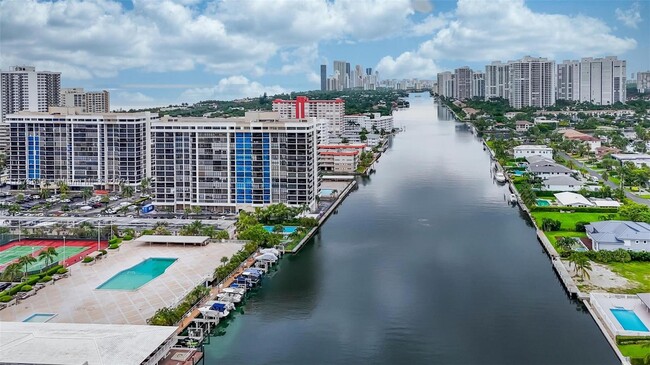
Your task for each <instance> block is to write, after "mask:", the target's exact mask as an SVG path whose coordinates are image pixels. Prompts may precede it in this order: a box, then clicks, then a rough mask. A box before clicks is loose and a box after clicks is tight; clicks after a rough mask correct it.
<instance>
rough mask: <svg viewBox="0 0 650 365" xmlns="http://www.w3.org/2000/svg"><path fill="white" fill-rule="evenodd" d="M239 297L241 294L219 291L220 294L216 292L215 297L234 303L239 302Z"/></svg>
mask: <svg viewBox="0 0 650 365" xmlns="http://www.w3.org/2000/svg"><path fill="white" fill-rule="evenodd" d="M241 298H242V296H241V295H239V294H235V293H220V294H217V299H219V300H220V301H222V302H226V303H234V304H236V303H239V302H241Z"/></svg>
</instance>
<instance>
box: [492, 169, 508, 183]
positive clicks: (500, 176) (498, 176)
mask: <svg viewBox="0 0 650 365" xmlns="http://www.w3.org/2000/svg"><path fill="white" fill-rule="evenodd" d="M494 179H495V180H496V181H497V182H500V183H504V182H506V175H505V174H504V173H503V172H501V171H497V173H496V174H494Z"/></svg>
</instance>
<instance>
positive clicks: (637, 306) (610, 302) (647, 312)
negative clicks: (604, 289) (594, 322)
mask: <svg viewBox="0 0 650 365" xmlns="http://www.w3.org/2000/svg"><path fill="white" fill-rule="evenodd" d="M642 298H643V300H642ZM589 301H590V303H591V304H592V306H593V307H594V309H595V310H596V313H597V314H598V316H599V317H600V318H601V319H602V320H603V322H604V323H605V324H606V326H607V329H608V331H609V332H610V333H611V334H612V335H613V336H648V337H650V332H648V331H629V330H626V329H625V328H623V326H622V325H621V323H620V322H619V320H618V319H617V318H616V316H614V314H613V313H612V311H611V310H612V309H620V310H629V311H632V312H634V314H635V315H636V316H637V317H638V318H639V320H641V322H642V323H643V324H644V325H645V326H646V327H647V328H648V329H650V308H648V305H647V304H646V303H649V304H650V294H639V295H627V294H611V293H591V294H590V300H589Z"/></svg>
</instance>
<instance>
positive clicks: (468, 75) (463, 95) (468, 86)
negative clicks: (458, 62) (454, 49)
mask: <svg viewBox="0 0 650 365" xmlns="http://www.w3.org/2000/svg"><path fill="white" fill-rule="evenodd" d="M454 97H455V98H456V99H458V100H465V99H471V98H472V70H471V69H470V68H469V67H467V66H465V67H461V68H457V69H456V70H454Z"/></svg>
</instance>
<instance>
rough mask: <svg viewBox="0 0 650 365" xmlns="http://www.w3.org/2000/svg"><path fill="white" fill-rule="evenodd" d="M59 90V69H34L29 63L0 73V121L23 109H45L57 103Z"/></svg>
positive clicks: (41, 110) (42, 110)
mask: <svg viewBox="0 0 650 365" xmlns="http://www.w3.org/2000/svg"><path fill="white" fill-rule="evenodd" d="M60 89H61V73H60V72H50V71H36V68H35V67H32V66H14V67H11V68H10V69H9V71H2V72H0V108H1V110H2V118H0V120H4V117H5V116H6V115H7V114H13V113H16V112H19V111H23V110H27V111H32V112H47V108H48V107H50V106H58V105H59V97H60V95H59V91H60Z"/></svg>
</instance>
